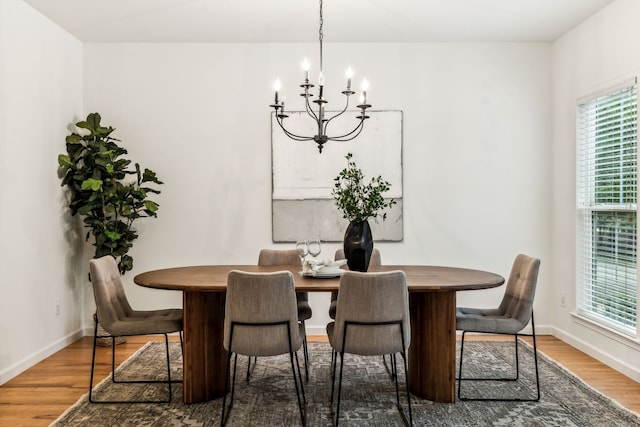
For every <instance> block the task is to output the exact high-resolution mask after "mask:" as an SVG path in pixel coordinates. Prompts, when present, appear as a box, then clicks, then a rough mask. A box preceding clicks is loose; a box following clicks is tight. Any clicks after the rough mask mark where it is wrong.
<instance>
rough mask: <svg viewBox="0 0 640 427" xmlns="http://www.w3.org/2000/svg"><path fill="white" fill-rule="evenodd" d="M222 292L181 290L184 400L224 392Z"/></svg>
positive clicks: (197, 399)
mask: <svg viewBox="0 0 640 427" xmlns="http://www.w3.org/2000/svg"><path fill="white" fill-rule="evenodd" d="M225 296H226V294H225V293H224V292H187V291H185V292H184V304H183V310H184V358H183V360H184V370H183V373H184V384H183V386H184V402H185V403H197V402H205V401H207V400H212V399H216V398H218V397H222V396H223V395H224V389H225V387H224V386H225V379H226V377H225V370H226V369H227V351H226V350H225V349H224V346H223V337H224V309H225Z"/></svg>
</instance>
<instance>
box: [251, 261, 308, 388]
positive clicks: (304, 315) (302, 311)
mask: <svg viewBox="0 0 640 427" xmlns="http://www.w3.org/2000/svg"><path fill="white" fill-rule="evenodd" d="M258 265H300V266H301V263H300V257H299V256H298V252H297V251H296V250H295V249H262V250H260V254H259V255H258ZM301 267H302V266H301ZM296 303H297V306H298V321H299V322H300V323H301V324H302V329H303V331H304V335H303V343H302V345H303V346H304V372H305V377H306V380H307V381H309V350H308V348H307V333H306V329H305V320H309V319H310V318H311V316H312V314H313V312H312V310H311V305H309V293H308V292H296ZM250 377H251V359H249V363H248V364H247V381H249V378H250Z"/></svg>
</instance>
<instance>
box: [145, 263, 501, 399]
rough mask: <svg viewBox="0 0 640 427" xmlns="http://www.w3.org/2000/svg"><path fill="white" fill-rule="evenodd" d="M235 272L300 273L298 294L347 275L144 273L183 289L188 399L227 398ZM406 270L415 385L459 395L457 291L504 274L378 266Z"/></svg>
mask: <svg viewBox="0 0 640 427" xmlns="http://www.w3.org/2000/svg"><path fill="white" fill-rule="evenodd" d="M231 270H242V271H249V272H272V271H282V270H288V271H291V272H292V273H293V276H294V278H295V287H296V291H297V292H331V291H334V290H338V289H339V288H340V279H339V278H322V279H320V278H314V277H308V276H302V275H300V274H298V273H299V270H300V266H282V265H281V266H257V265H206V266H190V267H176V268H166V269H161V270H154V271H149V272H145V273H141V274H138V275H137V276H135V278H134V282H135V283H137V284H138V285H140V286H144V287H148V288H156V289H169V290H178V291H182V293H183V313H184V354H183V363H184V369H183V375H184V383H183V387H184V401H185V403H196V402H204V401H207V400H212V399H215V398H218V397H222V395H223V394H224V390H225V378H226V376H225V370H226V368H227V366H226V363H227V352H226V350H225V349H224V346H223V330H224V311H225V296H226V289H227V275H228V273H229V272H230V271H231ZM392 270H402V271H404V272H405V274H406V276H407V285H408V288H409V310H410V315H411V345H410V347H409V388H410V390H411V393H413V394H414V395H416V396H418V397H421V398H424V399H428V400H432V401H437V402H454V401H455V375H456V363H455V361H456V292H458V291H468V290H476V289H487V288H493V287H497V286H500V285H502V284H503V283H504V278H503V277H502V276H500V275H498V274H494V273H490V272H486V271H480V270H472V269H466V268H456V267H438V266H418V265H385V266H370V267H369V271H370V272H378V271H392Z"/></svg>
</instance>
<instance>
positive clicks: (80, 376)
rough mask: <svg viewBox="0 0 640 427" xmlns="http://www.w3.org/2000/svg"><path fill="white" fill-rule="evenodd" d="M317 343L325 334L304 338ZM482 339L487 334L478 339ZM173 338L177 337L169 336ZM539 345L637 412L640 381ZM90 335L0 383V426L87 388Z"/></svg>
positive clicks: (104, 371)
mask: <svg viewBox="0 0 640 427" xmlns="http://www.w3.org/2000/svg"><path fill="white" fill-rule="evenodd" d="M309 338H310V340H313V341H320V340H323V339H326V338H324V337H309ZM483 338H486V337H483ZM151 339H153V340H156V339H157V340H162V339H163V338H162V337H157V338H155V337H151V338H145V337H142V338H140V337H133V338H129V339H128V340H127V342H126V343H124V344H121V345H119V346H118V349H117V352H116V354H117V357H116V363H121V362H122V361H124V360H125V359H127V358H128V357H129V356H130V355H132V354H133V353H135V352H136V351H137V350H138V349H139V348H140V347H141V346H142V345H143V344H144V343H146V342H147V341H148V340H151ZM172 339H173V340H176V341H177V340H178V337H177V336H176V337H172ZM538 348H539V350H540V351H542V352H543V353H545V354H546V355H547V356H549V357H551V358H552V359H554V360H556V361H558V363H560V364H561V365H563V366H564V367H565V368H567V369H568V370H570V371H571V372H573V373H574V374H576V375H578V376H579V377H580V378H582V379H583V380H584V381H585V382H586V383H588V384H589V385H591V386H592V387H594V388H595V389H597V390H599V391H600V392H601V393H603V394H605V395H607V396H609V397H611V398H612V399H614V400H616V401H618V402H619V403H620V404H621V405H623V406H625V407H627V408H629V409H631V410H633V411H635V412H640V383H637V382H635V381H633V380H631V379H630V378H628V377H626V376H624V375H622V374H620V373H618V372H616V371H614V370H613V369H611V368H608V367H607V366H605V365H603V364H602V363H600V362H598V361H596V360H595V359H593V358H591V357H589V356H587V355H586V354H584V353H582V352H580V351H578V350H576V349H575V348H573V347H571V346H569V345H567V344H565V343H564V342H562V341H560V340H558V339H557V338H554V337H552V336H549V335H541V336H539V337H538ZM91 349H92V338H91V337H85V338H82V339H80V340H78V341H77V342H75V343H73V344H71V345H70V346H68V347H67V348H65V349H63V350H61V351H59V352H58V353H56V354H54V355H53V356H51V357H49V358H48V359H46V360H44V361H42V362H40V363H38V364H37V365H36V366H34V367H32V368H30V369H29V370H27V371H26V372H24V373H22V374H20V375H18V376H17V377H16V378H14V379H12V380H11V381H9V382H7V383H6V384H4V385H2V386H1V387H0V425H2V426H15V427H18V426H25V427H36V426H47V425H49V424H50V423H51V422H52V421H54V420H55V419H56V418H58V416H59V415H60V414H62V413H63V412H64V411H65V410H66V409H67V408H68V407H69V406H71V405H73V404H74V403H75V402H76V401H77V400H78V399H79V398H80V397H81V396H82V395H83V394H85V393H86V392H87V389H88V384H89V370H90V366H91V365H90V363H91ZM96 360H97V363H96V380H95V382H96V383H97V382H98V381H99V380H101V379H102V378H104V377H106V376H107V375H108V374H109V372H110V371H111V351H110V348H108V347H100V348H98V352H97V356H96Z"/></svg>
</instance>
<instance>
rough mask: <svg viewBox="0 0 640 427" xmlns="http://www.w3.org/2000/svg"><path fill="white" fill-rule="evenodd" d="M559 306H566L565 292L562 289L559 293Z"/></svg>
mask: <svg viewBox="0 0 640 427" xmlns="http://www.w3.org/2000/svg"><path fill="white" fill-rule="evenodd" d="M560 306H561V307H566V306H567V294H566V292H565V291H562V292H561V293H560Z"/></svg>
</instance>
